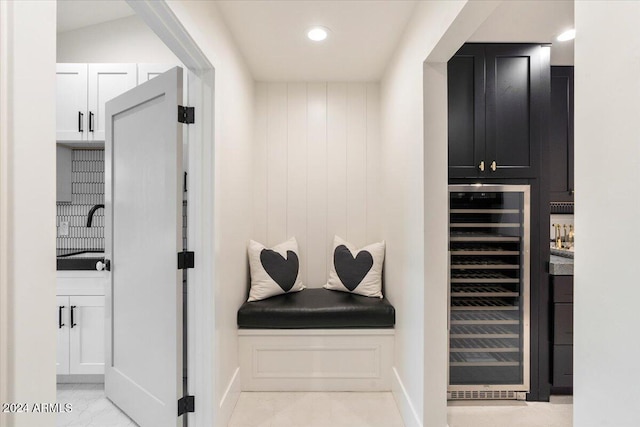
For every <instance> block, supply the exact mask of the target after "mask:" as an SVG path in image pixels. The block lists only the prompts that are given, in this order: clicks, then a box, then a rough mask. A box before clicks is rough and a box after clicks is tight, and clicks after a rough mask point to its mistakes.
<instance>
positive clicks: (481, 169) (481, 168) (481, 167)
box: [478, 160, 484, 172]
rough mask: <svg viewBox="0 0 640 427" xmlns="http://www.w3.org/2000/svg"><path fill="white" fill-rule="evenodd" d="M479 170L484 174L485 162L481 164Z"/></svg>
mask: <svg viewBox="0 0 640 427" xmlns="http://www.w3.org/2000/svg"><path fill="white" fill-rule="evenodd" d="M478 169H480V171H481V172H484V160H483V161H481V162H480V165H479V166H478Z"/></svg>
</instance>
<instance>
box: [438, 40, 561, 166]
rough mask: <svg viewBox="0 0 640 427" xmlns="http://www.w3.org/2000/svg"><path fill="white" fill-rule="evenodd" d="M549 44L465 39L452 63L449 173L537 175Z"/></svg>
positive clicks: (547, 75) (543, 122) (449, 78)
mask: <svg viewBox="0 0 640 427" xmlns="http://www.w3.org/2000/svg"><path fill="white" fill-rule="evenodd" d="M548 92H549V48H548V47H545V46H540V45H531V44H465V45H464V46H463V47H462V48H461V49H460V50H459V51H458V52H457V53H456V54H455V55H454V57H453V58H451V60H450V61H449V63H448V102H449V104H448V113H449V114H448V118H449V123H448V126H449V178H536V177H538V175H539V164H538V163H539V157H540V155H539V153H540V147H541V140H542V138H543V137H545V135H546V129H547V123H546V122H545V120H544V116H545V114H544V113H545V111H546V110H547V109H548V104H545V102H548Z"/></svg>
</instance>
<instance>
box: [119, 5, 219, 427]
mask: <svg viewBox="0 0 640 427" xmlns="http://www.w3.org/2000/svg"><path fill="white" fill-rule="evenodd" d="M126 1H127V3H128V4H129V6H131V8H132V9H133V10H134V11H135V12H136V14H137V15H138V16H139V17H140V18H141V19H142V20H143V21H144V22H145V23H146V24H147V25H148V26H149V28H151V30H153V31H154V32H155V33H156V35H157V36H158V37H159V38H160V39H161V40H162V41H163V42H164V43H165V44H166V45H167V47H169V49H171V51H172V52H173V53H174V54H175V55H176V56H177V57H178V59H179V60H180V61H181V62H182V63H183V64H184V65H185V66H186V67H187V68H188V70H189V73H188V79H189V104H190V106H193V107H195V123H194V124H191V125H189V137H188V141H189V142H188V157H189V171H188V201H189V203H188V207H187V209H188V212H187V214H188V217H189V228H188V246H189V250H190V251H194V252H195V268H193V269H190V270H188V277H189V279H188V280H189V284H188V286H189V300H188V318H187V328H188V330H187V333H188V337H189V339H188V345H187V349H188V359H187V363H188V376H189V381H188V388H189V390H188V391H189V394H190V395H192V396H195V408H196V411H195V412H194V413H189V414H188V422H189V425H191V426H195V427H205V426H207V427H211V426H213V425H214V422H215V416H214V415H215V410H216V405H215V404H214V402H215V396H214V381H215V377H214V373H215V371H214V367H215V363H214V362H215V360H214V356H215V355H214V348H213V344H214V342H215V324H214V321H215V312H214V310H215V306H214V299H213V298H214V287H213V269H214V266H213V260H214V247H213V233H214V182H213V179H214V167H215V164H214V126H213V123H214V120H213V117H214V108H213V107H214V78H215V70H214V68H213V65H212V64H211V62H209V60H208V59H207V58H206V56H205V55H204V54H203V53H202V51H201V50H200V48H199V47H198V45H197V44H196V42H195V41H194V40H193V39H192V38H191V36H190V35H189V33H188V32H187V31H186V30H185V28H184V27H183V25H182V24H181V23H180V21H179V20H178V19H177V18H176V16H175V15H174V14H173V12H172V11H171V9H170V8H169V6H168V5H167V4H166V2H165V0H144V1H133V0H126Z"/></svg>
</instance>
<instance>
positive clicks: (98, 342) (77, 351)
mask: <svg viewBox="0 0 640 427" xmlns="http://www.w3.org/2000/svg"><path fill="white" fill-rule="evenodd" d="M69 304H70V306H71V309H70V312H69V314H70V319H69V321H70V325H69V331H70V346H69V353H70V357H69V372H70V373H71V374H103V373H104V317H105V313H104V297H103V296H70V297H69Z"/></svg>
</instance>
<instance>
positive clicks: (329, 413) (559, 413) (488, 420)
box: [228, 392, 573, 427]
mask: <svg viewBox="0 0 640 427" xmlns="http://www.w3.org/2000/svg"><path fill="white" fill-rule="evenodd" d="M572 402H573V399H572V398H571V397H570V396H569V397H555V396H554V397H552V399H551V402H549V403H542V402H515V401H513V402H511V401H506V402H505V401H500V402H486V401H485V402H450V403H449V409H448V422H449V427H515V426H517V427H571V426H572V410H573V404H572ZM343 426H344V427H347V426H348V427H374V426H375V427H396V426H397V427H403V426H404V424H403V423H402V419H401V417H400V413H399V412H398V408H397V407H396V405H395V401H394V399H393V396H392V395H391V393H302V392H301V393H242V394H241V395H240V399H239V400H238V404H237V405H236V408H235V410H234V412H233V415H232V417H231V421H230V422H229V425H228V427H343Z"/></svg>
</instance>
